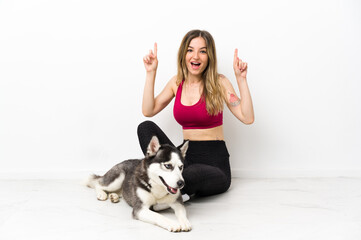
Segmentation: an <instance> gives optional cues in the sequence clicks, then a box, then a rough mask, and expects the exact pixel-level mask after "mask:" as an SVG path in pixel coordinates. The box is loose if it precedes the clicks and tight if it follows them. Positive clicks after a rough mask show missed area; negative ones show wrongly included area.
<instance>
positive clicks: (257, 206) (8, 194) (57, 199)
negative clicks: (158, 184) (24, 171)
mask: <svg viewBox="0 0 361 240" xmlns="http://www.w3.org/2000/svg"><path fill="white" fill-rule="evenodd" d="M0 189H1V191H0V239H1V240H8V239H22V240H30V239H37V240H38V239H51V240H54V239H62V240H68V239H87V240H90V239H147V240H148V239H158V240H159V239H193V240H194V239H217V240H219V239H223V240H225V239H244V240H256V239H262V240H272V239H277V240H283V239H284V240H293V239H297V240H303V239H304V240H313V239H315V240H323V239H325V240H335V239H338V240H360V239H361V179H357V178H328V179H324V178H320V179H299V178H297V179H234V180H233V183H232V187H231V189H230V190H229V191H228V192H227V193H225V194H222V195H219V196H214V197H208V198H204V199H198V200H194V201H192V202H189V203H187V204H186V208H187V212H188V216H189V220H190V221H191V223H192V226H193V230H192V231H191V232H189V233H169V232H167V231H166V230H163V229H161V228H159V227H156V226H153V225H150V224H146V223H143V222H140V221H136V220H133V219H132V217H131V208H130V207H129V206H127V205H126V203H125V202H124V201H121V202H120V203H118V204H112V203H111V202H109V201H106V202H100V201H98V200H96V198H95V194H94V191H93V190H92V189H89V188H86V187H84V186H82V185H80V184H79V183H78V182H77V181H71V180H63V181H62V180H49V181H46V180H27V181H24V180H23V181H20V180H18V181H16V180H8V181H6V180H0ZM163 214H165V215H167V216H169V217H170V218H172V217H173V215H172V213H171V211H169V210H167V211H165V212H163Z"/></svg>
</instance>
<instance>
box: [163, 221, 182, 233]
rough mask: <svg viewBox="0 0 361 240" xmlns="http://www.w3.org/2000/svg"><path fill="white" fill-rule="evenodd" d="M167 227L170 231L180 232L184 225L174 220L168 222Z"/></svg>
mask: <svg viewBox="0 0 361 240" xmlns="http://www.w3.org/2000/svg"><path fill="white" fill-rule="evenodd" d="M166 229H167V230H168V231H170V232H180V231H181V230H182V227H181V225H180V224H179V223H177V222H173V221H172V222H169V223H168V224H167V226H166Z"/></svg>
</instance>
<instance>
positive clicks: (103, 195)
mask: <svg viewBox="0 0 361 240" xmlns="http://www.w3.org/2000/svg"><path fill="white" fill-rule="evenodd" d="M97 198H98V200H100V201H105V200H107V199H108V194H107V193H106V192H103V191H101V192H100V191H99V192H97Z"/></svg>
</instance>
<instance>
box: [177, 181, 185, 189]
mask: <svg viewBox="0 0 361 240" xmlns="http://www.w3.org/2000/svg"><path fill="white" fill-rule="evenodd" d="M177 185H178V187H179V188H182V187H184V181H183V180H179V181H178V182H177Z"/></svg>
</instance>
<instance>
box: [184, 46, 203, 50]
mask: <svg viewBox="0 0 361 240" xmlns="http://www.w3.org/2000/svg"><path fill="white" fill-rule="evenodd" d="M188 48H194V47H192V46H188ZM203 48H205V49H207V47H201V48H200V49H203Z"/></svg>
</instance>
